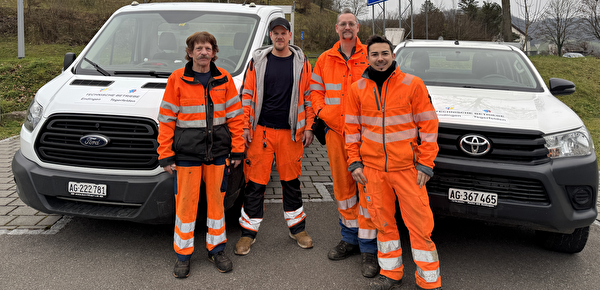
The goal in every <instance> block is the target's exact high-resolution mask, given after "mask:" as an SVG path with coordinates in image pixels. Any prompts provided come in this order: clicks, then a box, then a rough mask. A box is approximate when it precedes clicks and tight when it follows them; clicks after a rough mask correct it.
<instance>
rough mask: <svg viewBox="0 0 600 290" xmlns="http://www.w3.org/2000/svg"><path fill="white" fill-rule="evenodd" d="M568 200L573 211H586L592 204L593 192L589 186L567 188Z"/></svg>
mask: <svg viewBox="0 0 600 290" xmlns="http://www.w3.org/2000/svg"><path fill="white" fill-rule="evenodd" d="M567 192H568V193H569V199H570V200H571V205H572V206H573V208H574V209H588V208H591V207H592V206H593V204H594V197H595V195H594V192H593V190H592V188H591V187H590V186H567Z"/></svg>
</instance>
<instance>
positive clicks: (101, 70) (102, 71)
mask: <svg viewBox="0 0 600 290" xmlns="http://www.w3.org/2000/svg"><path fill="white" fill-rule="evenodd" d="M83 60H85V61H87V62H89V63H90V64H91V65H92V66H93V67H94V68H95V69H96V70H97V71H98V72H99V73H101V74H102V75H104V76H110V75H111V74H110V73H109V72H107V71H106V70H104V69H103V68H102V67H100V66H99V65H98V64H97V63H95V62H93V61H91V60H89V59H87V58H85V57H84V58H83Z"/></svg>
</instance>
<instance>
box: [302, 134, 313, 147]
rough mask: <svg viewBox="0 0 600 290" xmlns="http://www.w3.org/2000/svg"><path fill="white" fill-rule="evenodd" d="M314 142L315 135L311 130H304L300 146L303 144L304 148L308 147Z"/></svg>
mask: <svg viewBox="0 0 600 290" xmlns="http://www.w3.org/2000/svg"><path fill="white" fill-rule="evenodd" d="M313 140H315V134H314V133H313V131H312V130H305V131H304V136H302V144H304V148H306V147H308V146H310V144H311V143H312V142H313Z"/></svg>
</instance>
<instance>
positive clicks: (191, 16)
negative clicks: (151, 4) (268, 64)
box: [76, 11, 259, 76]
mask: <svg viewBox="0 0 600 290" xmlns="http://www.w3.org/2000/svg"><path fill="white" fill-rule="evenodd" d="M258 23H259V18H258V16H256V15H246V14H232V13H217V12H210V13H206V12H198V11H193V12H190V11H163V12H146V13H123V14H120V15H118V16H116V17H115V18H113V19H112V21H111V22H110V23H109V24H108V25H107V26H106V29H104V30H103V31H102V34H100V35H99V37H98V38H97V39H96V41H95V42H94V43H92V44H90V45H91V46H90V49H89V50H88V51H87V53H86V55H85V56H84V57H85V58H86V59H87V60H86V61H82V62H80V63H79V66H78V68H77V70H76V73H78V74H93V75H98V74H101V72H100V70H98V69H97V68H98V67H100V68H101V69H102V70H105V71H106V72H108V73H110V74H111V75H114V73H115V71H116V72H117V75H140V76H147V75H151V76H165V75H166V76H168V75H169V74H170V73H172V72H173V71H174V70H176V69H178V68H181V67H183V66H184V65H185V63H186V62H187V61H186V60H185V55H186V52H185V48H186V44H185V40H186V39H187V37H188V36H190V35H191V34H193V33H194V32H197V31H208V32H210V33H211V34H212V35H214V36H215V38H216V39H217V45H218V46H219V52H218V53H217V56H218V59H217V61H216V62H215V64H216V65H217V66H219V67H221V68H224V69H225V70H227V71H228V72H229V73H230V74H232V75H234V76H235V75H238V74H240V73H241V72H242V71H243V69H244V64H245V62H246V59H247V58H248V54H249V51H250V47H251V43H252V40H253V37H251V36H253V35H254V34H255V30H256V29H257V25H258ZM94 64H96V66H95V65H94ZM124 72H125V73H124ZM147 72H157V73H159V74H156V73H152V74H145V73H147ZM165 73H166V74H165Z"/></svg>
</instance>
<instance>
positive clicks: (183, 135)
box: [173, 127, 206, 155]
mask: <svg viewBox="0 0 600 290" xmlns="http://www.w3.org/2000/svg"><path fill="white" fill-rule="evenodd" d="M174 139H175V141H176V142H174V143H173V151H175V152H176V153H183V154H188V155H206V130H205V129H204V128H179V127H176V128H175V135H174Z"/></svg>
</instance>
